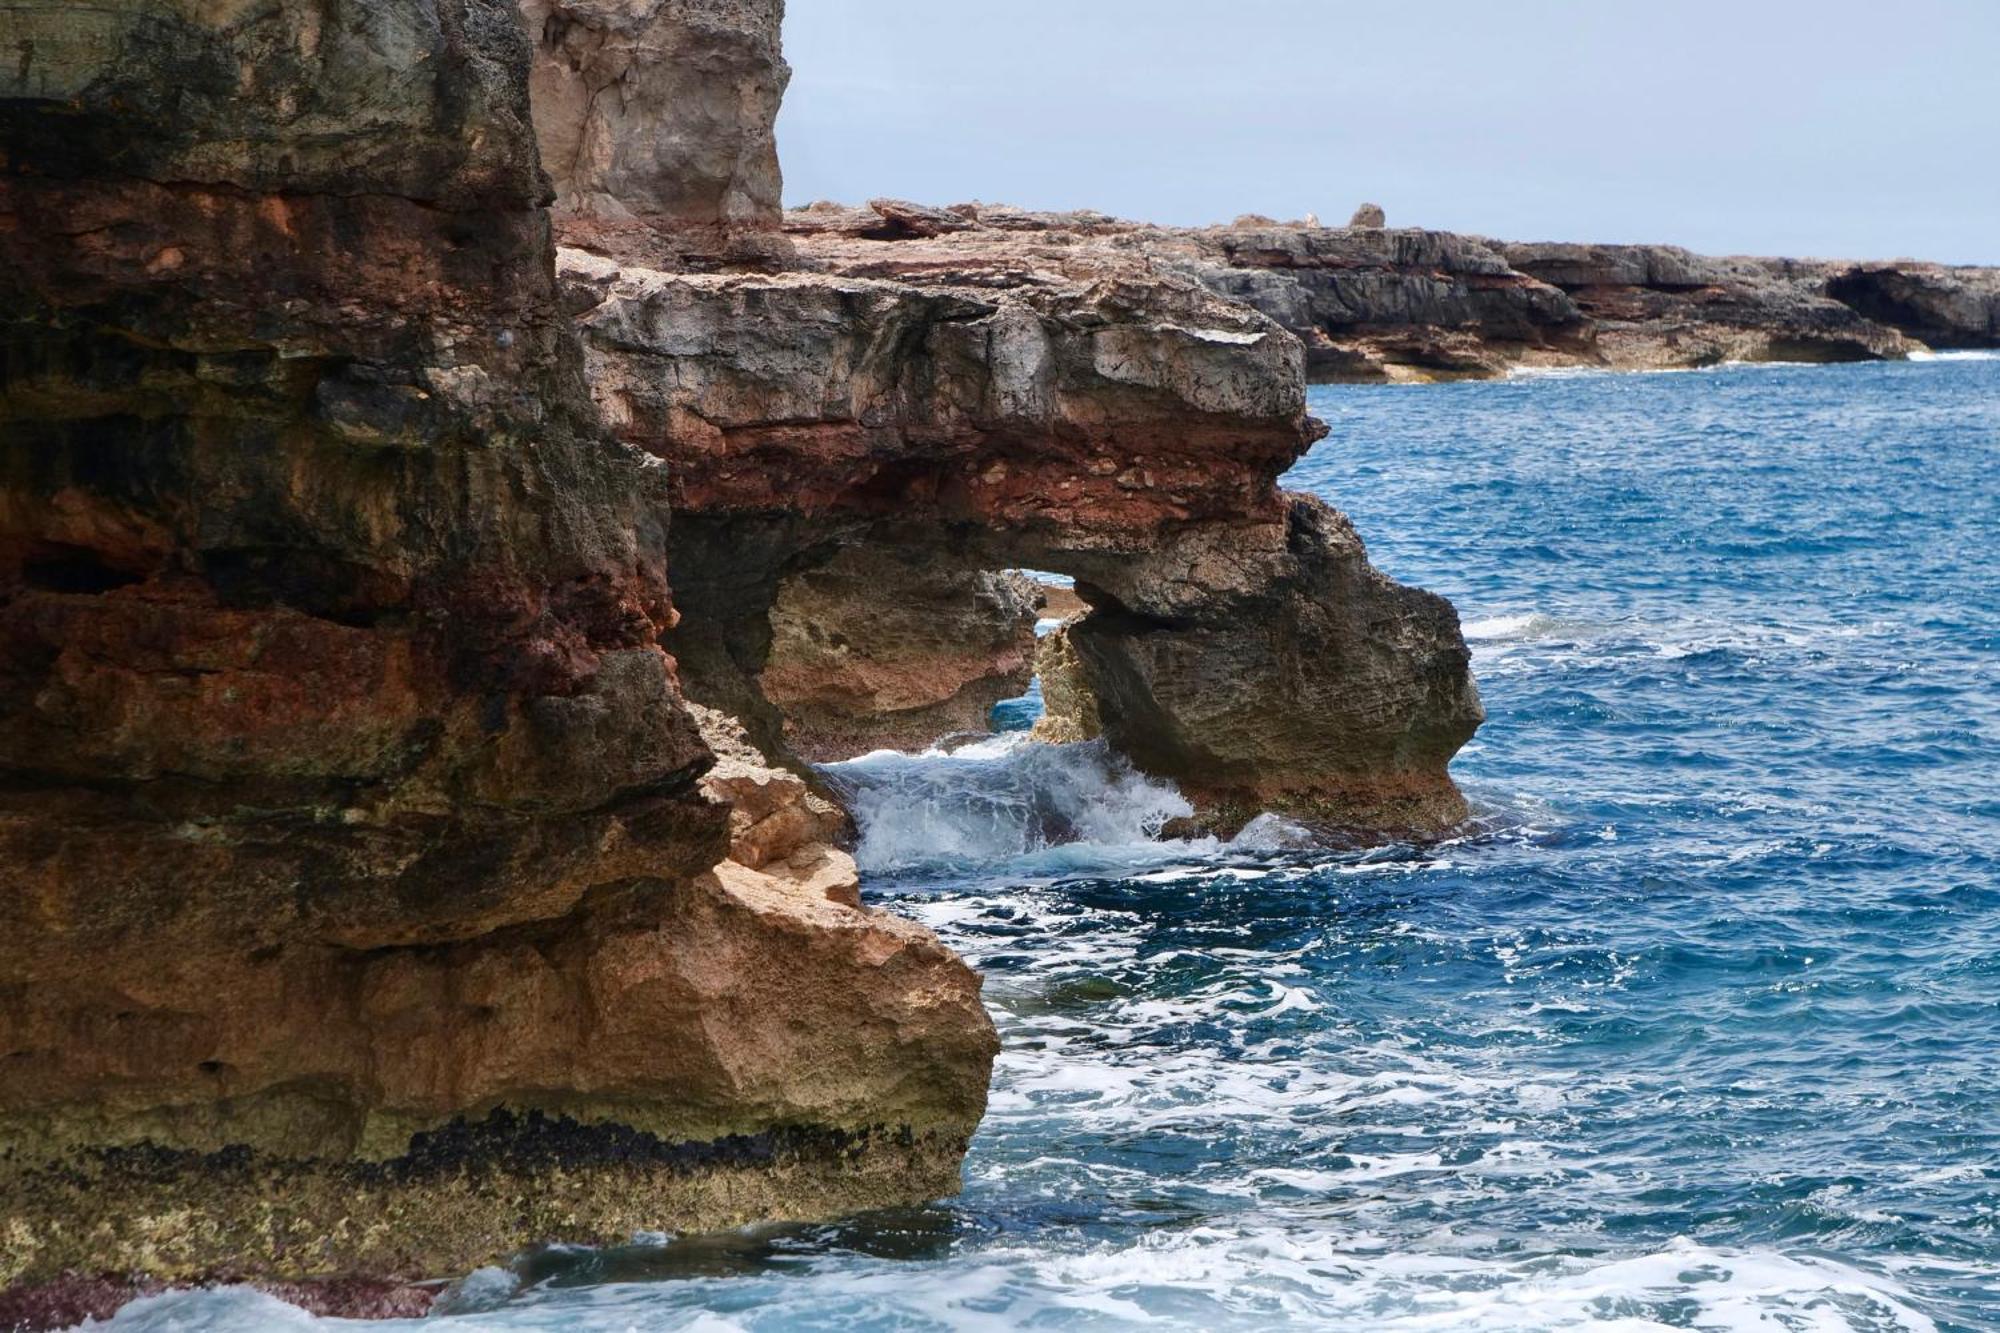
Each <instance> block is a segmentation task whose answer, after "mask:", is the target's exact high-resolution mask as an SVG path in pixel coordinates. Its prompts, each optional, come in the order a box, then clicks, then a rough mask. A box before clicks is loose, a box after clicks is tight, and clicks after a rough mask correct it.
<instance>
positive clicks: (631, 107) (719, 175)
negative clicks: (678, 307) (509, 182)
mask: <svg viewBox="0 0 2000 1333" xmlns="http://www.w3.org/2000/svg"><path fill="white" fill-rule="evenodd" d="M519 2H520V7H521V14H522V17H523V19H524V20H525V21H526V23H527V27H528V31H529V33H530V35H531V36H532V38H533V39H534V40H535V42H536V44H537V46H538V53H537V59H536V60H535V63H534V74H533V79H534V83H533V91H534V98H533V101H534V120H535V132H536V135H537V137H538V138H539V139H540V141H541V150H542V163H543V165H544V166H545V167H546V168H547V169H548V173H549V177H550V179H551V181H552V182H553V183H554V186H555V191H556V223H557V226H558V228H559V230H560V232H561V235H562V237H563V240H564V242H565V243H566V244H570V245H581V246H588V247H590V248H594V249H599V250H602V251H604V252H606V253H610V254H620V255H627V256H630V257H633V258H636V259H640V260H644V261H646V262H650V263H653V264H655V265H656V266H657V265H667V266H673V265H675V264H677V263H685V264H688V265H691V266H693V267H713V266H715V265H717V264H752V265H768V264H773V263H782V262H783V261H784V259H785V257H786V255H787V253H788V247H786V245H785V244H784V240H783V237H782V236H781V235H780V234H779V232H780V222H781V218H780V213H781V209H780V205H779V202H778V200H779V193H780V190H781V186H782V179H781V176H780V173H779V170H778V149H777V142H776V139H775V138H774V136H773V133H772V126H773V123H774V122H775V120H776V119H777V114H778V104H779V101H780V100H781V99H782V98H783V96H784V93H785V84H786V83H787V82H788V81H789V80H790V78H791V69H790V67H789V66H787V65H786V64H785V62H784V58H783V57H782V55H781V54H780V44H779V29H780V27H781V25H782V23H783V20H784V3H783V0H701V3H689V2H688V0H519Z"/></svg>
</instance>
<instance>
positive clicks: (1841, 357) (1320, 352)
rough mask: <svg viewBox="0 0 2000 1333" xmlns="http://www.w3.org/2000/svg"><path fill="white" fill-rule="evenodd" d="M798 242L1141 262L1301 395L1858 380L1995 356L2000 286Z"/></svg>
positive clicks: (1861, 277) (879, 215)
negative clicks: (1251, 324)
mask: <svg viewBox="0 0 2000 1333" xmlns="http://www.w3.org/2000/svg"><path fill="white" fill-rule="evenodd" d="M786 226H787V228H788V229H789V230H790V231H791V232H792V233H793V234H794V236H795V237H797V238H799V239H800V241H801V244H803V245H805V246H806V247H807V253H808V255H810V254H811V253H813V252H815V251H817V250H819V249H821V248H823V247H824V246H825V245H826V244H827V243H828V242H829V241H830V240H832V239H833V238H841V240H843V241H847V242H851V241H856V240H874V241H890V240H897V239H904V240H907V239H911V238H929V239H932V240H933V241H938V242H939V243H941V244H949V245H951V246H953V247H957V248H965V249H972V250H977V249H982V248H984V249H991V248H993V247H994V246H996V245H1001V244H1006V243H1009V242H1012V243H1022V242H1024V241H1026V240H1028V239H1029V238H1034V237H1041V238H1043V239H1045V240H1046V239H1047V238H1061V243H1062V244H1066V245H1069V246H1072V247H1075V248H1076V249H1077V250H1079V251H1081V252H1094V253H1100V254H1111V255H1123V256H1126V257H1144V258H1145V259H1146V260H1148V261H1150V262H1151V263H1152V264H1154V265H1155V266H1157V267H1159V268H1160V269H1162V270H1165V271H1169V272H1173V273H1176V274H1179V275H1181V276H1183V277H1187V278H1190V279H1192V280H1194V281H1197V282H1199V283H1201V284H1202V285H1204V286H1206V287H1208V288H1209V289H1211V290H1212V291H1215V292H1216V293H1218V294H1220V295H1223V296H1225V297H1228V298H1230V299H1233V300H1237V301H1241V302H1243V303H1245V304H1247V305H1249V306H1252V307H1254V308H1255V309H1257V310H1259V311H1261V312H1262V313H1264V314H1265V315H1267V316H1269V317H1270V318H1271V319H1273V320H1274V321H1276V322H1277V323H1278V324H1280V325H1282V326H1283V327H1284V328H1285V329H1287V330H1289V331H1290V332H1291V333H1293V334H1294V335H1296V336H1297V337H1298V338H1299V340H1300V341H1301V342H1302V343H1303V344H1304V346H1305V351H1306V375H1307V378H1308V379H1310V380H1315V381H1323V382H1324V381H1342V380H1354V381H1369V380H1434V379H1454V378H1487V377H1491V376H1495V375H1501V374H1505V373H1506V372H1507V371H1508V370H1510V369H1512V368H1513V367H1516V366H1531V367H1554V366H1601V367H1605V368H1609V369H1670V368H1682V367H1692V366H1704V365H1713V364H1716V363H1718V362H1722V361H1729V360H1745V361H1773V360H1785V361H1862V360H1880V359H1886V358H1899V357H1904V356H1908V355H1910V354H1911V353H1913V352H1916V351H1920V350H1922V349H1923V348H1924V347H1926V346H1929V347H1937V348H1952V347H1991V346H1996V345H2000V332H1996V330H2000V270H1994V269H1979V268H1950V267H1946V266H1942V265H1937V264H1921V263H1915V262H1910V261H1897V262H1894V263H1861V264H1854V263H1832V262H1823V261H1815V260H1788V259H1745V258H1729V259H1717V258H1711V257H1709V256H1705V255H1697V254H1694V253H1692V252H1690V251H1687V250H1683V249H1680V248H1679V247H1676V246H1666V245H1576V244H1554V243H1536V244H1515V243H1509V242H1500V241H1492V240H1487V239H1484V238H1482V237H1477V236H1462V235H1456V234H1454V233H1451V232H1437V231H1425V230H1421V229H1418V228H1394V229H1388V228H1384V227H1382V226H1381V225H1380V218H1379V210H1376V211H1375V213H1374V214H1370V215H1367V217H1366V218H1364V217H1363V216H1362V215H1357V219H1356V221H1355V222H1354V223H1352V224H1350V225H1349V226H1347V227H1338V228H1335V227H1320V226H1317V225H1306V224H1300V223H1280V222H1274V221H1272V220H1271V219H1269V218H1255V217H1249V218H1242V219H1239V220H1238V221H1237V222H1235V223H1233V224H1231V225H1229V226H1226V227H1202V228H1176V227H1154V226H1148V225H1145V224H1143V223H1134V222H1125V221H1121V220H1119V219H1116V218H1110V217H1106V216H1104V215H1102V214H1095V213H1033V212H1026V211H1023V210H1020V209H1014V208H1008V207H1005V206H1002V205H987V204H966V205H954V206H953V207H952V208H948V209H940V208H926V207H921V206H918V205H914V204H909V203H904V202H901V201H896V200H880V201H877V202H876V203H874V204H872V205H870V206H869V207H868V208H865V209H855V208H846V209H844V208H840V207H838V206H836V205H815V206H814V207H812V208H809V209H801V210H796V211H794V212H793V213H791V214H790V215H789V216H788V219H787V222H786ZM947 237H948V238H949V240H948V241H944V240H940V239H939V238H947Z"/></svg>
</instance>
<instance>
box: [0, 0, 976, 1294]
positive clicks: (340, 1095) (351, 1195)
mask: <svg viewBox="0 0 2000 1333" xmlns="http://www.w3.org/2000/svg"><path fill="white" fill-rule="evenodd" d="M721 12H722V11H720V10H717V9H715V8H714V7H708V8H706V9H704V10H703V11H702V13H703V14H706V15H709V16H710V17H713V16H714V15H716V14H720V13H721ZM765 12H766V15H767V17H768V18H769V20H770V22H769V24H768V25H767V26H768V29H769V32H768V33H765V32H764V30H762V29H759V30H758V31H757V32H752V33H749V34H748V35H747V37H746V38H745V40H746V41H749V42H750V43H751V44H753V45H754V44H755V43H756V42H757V41H761V40H763V37H764V36H766V35H769V36H772V37H773V39H774V34H775V14H776V9H775V6H772V7H770V8H769V9H768V11H765ZM723 17H724V18H725V19H726V18H727V16H726V15H724V16H723ZM5 23H6V25H7V36H8V38H9V39H10V40H9V41H8V43H7V45H8V47H9V50H10V51H14V50H16V49H18V50H19V51H20V53H21V58H20V59H19V60H18V61H15V60H13V59H10V60H9V62H8V64H7V67H6V68H5V69H4V70H0V85H4V87H0V91H4V93H5V99H4V100H0V143H4V147H5V154H6V161H7V166H8V171H7V173H6V174H4V175H0V234H4V235H5V237H6V238H7V251H8V255H9V263H8V264H7V265H6V266H5V267H4V269H0V866H4V868H5V872H6V873H5V878H4V881H0V1062H3V1063H4V1065H5V1067H6V1070H7V1074H6V1077H5V1079H4V1080H0V1236H4V1237H5V1238H6V1239H5V1242H4V1244H0V1289H4V1290H9V1291H10V1293H11V1294H10V1295H9V1297H8V1300H9V1301H10V1302H12V1304H11V1305H10V1306H9V1307H8V1308H12V1309H17V1310H28V1311H30V1312H32V1311H33V1310H36V1309H40V1310H43V1311H53V1310H57V1309H58V1308H60V1302H61V1300H64V1299H68V1298H69V1297H68V1296H65V1295H63V1293H65V1292H67V1293H70V1294H71V1295H74V1294H76V1293H78V1292H86V1293H87V1292H92V1291H95V1292H100V1293H101V1292H103V1291H106V1290H117V1289H120V1287H119V1284H121V1283H129V1282H131V1281H134V1280H142V1281H145V1282H160V1281H168V1282H172V1281H186V1280H196V1279H204V1278H209V1277H217V1276H222V1277H240V1278H248V1279H254V1280H259V1281H263V1282H272V1283H281V1284H283V1283H294V1284H295V1283H298V1282H310V1283H315V1284H317V1286H316V1290H318V1291H319V1292H320V1293H322V1295H323V1296H324V1297H325V1299H324V1300H322V1301H321V1302H320V1303H321V1304H323V1305H330V1307H332V1308H338V1307H339V1305H340V1300H341V1297H340V1296H339V1294H338V1293H342V1292H346V1293H349V1294H350V1295H351V1296H352V1298H353V1300H354V1302H355V1303H356V1308H378V1305H379V1302H378V1298H380V1297H381V1293H382V1292H384V1291H389V1290H400V1287H399V1285H398V1284H399V1283H401V1282H404V1281H406V1280H408V1279H413V1278H424V1277H433V1276H437V1275H440V1274H450V1273H452V1272H454V1271H455V1270H458V1269H462V1268H464V1267H467V1266H471V1265H474V1264H479V1263H486V1262H491V1261H494V1260H498V1259H503V1258H504V1257H505V1256H506V1255H507V1254H508V1253H510V1252H511V1251H513V1250H515V1249H516V1248H518V1247H520V1246H522V1245H524V1244H529V1243H533V1242H537V1241H543V1240H571V1241H595V1240H607V1239H613V1238H618V1237H621V1236H624V1235H629V1234H630V1232H631V1231H633V1230H634V1229H640V1228H644V1229H657V1228H661V1227H698V1226H714V1225H726V1224H733V1223H736V1222H741V1221H746V1220H750V1219H753V1218H761V1217H785V1216H791V1217H804V1216H823V1215H826V1214H828V1213H831V1212H836V1211H840V1210H844V1209H847V1208H853V1207H859V1206H868V1205H873V1204H883V1203H891V1202H913V1201H918V1200H922V1199H925V1198H929V1197H932V1196H934V1195H936V1194H940V1193H946V1192H950V1191H951V1190H952V1189H953V1188H955V1185H956V1162H957V1159H958V1156H959V1154H960V1153H962V1151H963V1147H964V1143H965V1140H966V1138H967V1136H968V1135H969V1134H970V1133H971V1130H972V1128H973V1126H974V1125H975V1124H976V1123H977V1120H978V1117H979V1113H980V1109H981V1107H982V1105H983V1101H984V1096H985V1079H986V1072H987V1068H988V1066H989V1064H990V1061H991V1058H992V1055H993V1049H994V1041H993V1035H992V1030H991V1026H990V1024H989V1023H988V1021H987V1019H986V1017H985V1015H984V1013H983V1011H982V1010H981V1008H980V1006H979V1003H978V981H977V978H976V977H974V976H973V975H972V974H971V973H970V972H969V971H968V970H967V969H966V968H965V967H964V965H963V964H962V963H960V962H959V961H958V960H957V959H955V958H953V957H952V956H951V955H950V954H949V953H948V952H946V951H945V950H943V949H942V948H941V947H940V946H939V945H938V944H937V942H936V941H935V939H933V938H932V937H931V936H930V935H929V934H928V933H927V932H925V931H923V930H922V929H920V928H919V927H916V926H914V925H911V924H909V923H907V922H899V921H896V920H894V919H892V918H888V917H885V916H883V915H881V914H879V913H873V912H867V911H864V910H862V909H861V908H859V906H858V905H857V900H856V898H855V893H854V881H853V873H852V865H851V862H848V861H846V859H845V858H844V857H843V856H842V855H841V854H839V853H837V852H835V851H833V850H832V849H831V848H830V847H829V846H827V845H826V844H827V842H828V840H829V839H830V837H831V836H833V835H834V834H835V833H837V832H838V831H839V829H840V826H841V823H842V821H841V819H840V817H839V816H838V813H837V812H832V811H830V810H828V809H825V808H820V807H816V806H814V805H813V804H812V799H811V797H810V793H809V792H808V791H807V790H806V788H805V785H804V784H803V783H800V782H799V781H798V780H797V779H796V778H795V777H793V776H792V775H790V774H783V773H778V772H775V771H773V770H770V769H769V768H768V767H766V766H763V765H762V764H761V761H759V760H757V759H756V757H755V756H754V754H752V753H751V752H748V751H747V750H743V749H742V747H741V746H738V745H737V743H736V740H735V739H733V738H731V736H730V734H729V733H728V731H727V728H722V729H720V730H719V729H718V727H717V726H716V725H715V724H714V722H713V720H712V719H706V718H705V717H703V716H700V715H698V714H697V711H696V710H694V709H693V708H691V707H690V706H688V705H687V703H686V701H685V698H684V696H683V694H682V691H681V684H680V680H679V674H678V671H677V668H676V664H675V662H674V660H673V659H672V658H671V657H670V656H669V655H668V654H667V653H666V652H665V651H664V650H663V648H662V644H661V640H662V636H663V634H664V633H666V632H667V631H668V630H669V628H670V627H671V626H672V625H673V623H674V620H675V616H676V613H675V611H674V609H673V607H672V604H671V599H670V595H669V589H668V584H667V581H666V572H667V549H666V524H667V516H668V510H669V503H668V501H669V498H670V495H669V488H668V487H667V485H666V477H665V475H664V472H663V470H662V469H661V468H659V467H658V466H656V465H655V463H654V460H652V459H650V458H648V457H646V456H645V455H643V454H641V453H639V452H638V451H635V450H632V449H630V448H628V447H625V446H622V445H620V444H618V443H617V442H616V441H615V440H613V439H611V438H609V437H607V436H606V435H605V434H604V432H603V431H602V428H601V426H600V423H599V421H598V418H597V415H596V412H595V409H594V406H593V404H592V402H591V400H590V397H589V395H588V393H587V391H586V389H585V385H584V381H583V379H582V377H581V374H580V371H581V368H582V359H581V356H580V354H579V348H578V344H577V342H576V340H575V335H574V333H573V331H572V329H571V327H570V325H569V322H568V320H567V318H566V317H565V315H564V313H563V311H562V310H561V308H560V306H559V302H558V289H557V286H556V280H555V272H554V265H553V242H552V237H551V229H550V221H549V216H548V213H547V211H546V210H545V207H544V200H545V198H546V197H547V193H548V191H547V185H546V182H545V179H544V177H543V175H542V173H541V171H540V169H539V167H538V166H537V149H536V144H535V139H534V135H533V131H532V128H531V123H530V120H531V118H530V113H529V102H528V76H529V69H530V63H531V46H530V43H529V41H528V40H527V38H526V36H525V34H524V31H523V29H522V27H521V25H520V19H519V16H518V15H517V14H516V13H515V11H514V10H513V8H512V6H511V4H503V3H500V2H499V0H439V2H438V3H436V4H427V5H420V6H405V5H390V4H355V3H349V2H348V0H300V2H299V3H289V4H286V5H282V6H277V5H273V6H255V7H248V8H246V7H243V6H235V5H206V6H188V5H181V4H173V3H166V0H160V2H159V3H152V2H151V0H130V2H128V3H121V4H117V5H110V6H98V7H95V8H78V7H76V6H73V5H69V4H66V3H56V0H48V3H40V2H39V0H30V2H29V3H26V4H23V5H15V6H13V7H12V8H11V9H9V10H8V11H7V13H6V16H5ZM14 39H18V40H14ZM772 50H773V52H774V51H775V47H773V48H772ZM751 119H752V120H755V119H756V117H755V116H752V117H751ZM768 128H769V127H768V124H765V125H764V130H765V131H766V132H767V133H768ZM758 151H759V150H757V149H756V148H755V147H754V145H752V146H751V147H749V148H745V149H743V150H742V152H743V153H745V154H747V155H748V157H750V158H752V159H754V158H756V157H757V154H758ZM658 216H660V217H664V218H668V219H669V220H671V219H673V218H677V217H679V216H680V215H679V214H676V213H674V212H673V211H672V210H670V209H669V210H664V211H662V212H661V213H660V214H659V215H658ZM718 746H722V747H723V748H724V749H725V750H726V751H728V753H726V754H725V755H724V759H723V762H722V763H721V764H719V765H718V763H717V760H716V750H717V747H718ZM760 774H761V776H760ZM106 1275H108V1282H109V1285H108V1286H107V1285H105V1283H104V1282H101V1281H100V1278H102V1277H105V1276H106ZM134 1275H138V1277H137V1279H135V1278H134ZM51 1284H53V1285H51ZM37 1289H39V1290H42V1291H49V1292H54V1293H55V1295H54V1296H53V1297H51V1300H52V1301H54V1302H55V1303H53V1304H51V1303H46V1302H45V1303H43V1304H41V1305H36V1304H35V1303H34V1299H35V1298H34V1296H33V1294H32V1293H33V1292H34V1291H35V1290H37ZM284 1289H286V1290H303V1288H299V1287H296V1286H288V1287H285V1288H284ZM328 1293H332V1294H328ZM92 1299H96V1298H95V1297H93V1298H92ZM399 1299H400V1298H399ZM371 1302H377V1304H371Z"/></svg>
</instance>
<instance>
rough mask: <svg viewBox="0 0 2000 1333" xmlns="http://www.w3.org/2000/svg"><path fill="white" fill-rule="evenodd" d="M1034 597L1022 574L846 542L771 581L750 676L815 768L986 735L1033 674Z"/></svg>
mask: <svg viewBox="0 0 2000 1333" xmlns="http://www.w3.org/2000/svg"><path fill="white" fill-rule="evenodd" d="M1041 602H1042V595H1041V592H1040V590H1039V589H1038V588H1037V587H1036V586H1035V585H1034V583H1032V582H1031V581H1030V580H1028V579H1027V578H1025V577H1023V576H1022V575H1019V574H1011V573H995V572H991V571H986V570H963V569H951V568H946V569H942V570H938V569H933V568H931V567H930V565H929V562H928V561H925V560H922V559H918V560H916V561H914V562H913V561H912V560H910V559H909V558H907V555H899V554H898V553H897V552H894V551H891V550H885V549H882V548H879V547H849V548H847V549H845V550H843V551H841V552H840V553H839V554H838V555H836V556H835V557H834V558H833V559H832V560H830V561H828V562H827V563H826V564H824V565H818V566H815V567H813V568H811V569H806V570H802V571H800V572H799V573H797V574H793V575H790V576H788V577H787V578H785V579H784V580H783V581H782V582H781V583H779V585H778V591H777V596H776V598H775V599H774V601H773V602H772V604H771V611H770V620H771V651H770V658H769V660H768V661H767V662H766V663H765V666H764V670H763V672H762V673H761V674H760V675H759V677H758V683H759V685H760V686H761V687H762V689H763V693H764V697H765V698H766V699H768V700H770V701H771V703H772V705H773V706H775V707H776V708H777V710H778V711H779V712H780V713H781V714H783V716H784V728H785V740H786V742H787V744H788V745H789V746H790V748H791V750H792V752H793V753H794V754H797V755H798V756H799V757H800V758H802V759H805V760H807V761H808V762H812V763H822V762H826V761H829V760H836V759H846V758H850V757H852V756H854V755H857V754H864V753H866V752H868V751H870V750H882V749H890V750H922V749H925V748H927V747H929V746H930V745H931V744H933V743H934V742H936V741H938V740H940V739H942V738H945V737H948V736H951V735H954V734H956V735H964V734H966V733H983V732H985V731H987V730H988V729H989V727H990V720H991V717H992V713H993V705H995V704H997V703H999V702H1000V701H1001V700H1002V699H1011V698H1014V697H1016V696H1018V695H1020V694H1022V693H1024V692H1026V690H1027V688H1028V685H1029V682H1030V681H1031V680H1033V678H1034V658H1035V619H1036V617H1037V614H1038V612H1039V608H1040V605H1041Z"/></svg>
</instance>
